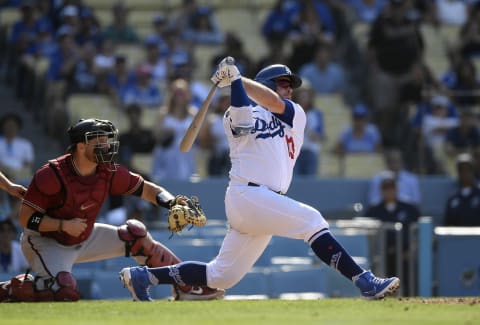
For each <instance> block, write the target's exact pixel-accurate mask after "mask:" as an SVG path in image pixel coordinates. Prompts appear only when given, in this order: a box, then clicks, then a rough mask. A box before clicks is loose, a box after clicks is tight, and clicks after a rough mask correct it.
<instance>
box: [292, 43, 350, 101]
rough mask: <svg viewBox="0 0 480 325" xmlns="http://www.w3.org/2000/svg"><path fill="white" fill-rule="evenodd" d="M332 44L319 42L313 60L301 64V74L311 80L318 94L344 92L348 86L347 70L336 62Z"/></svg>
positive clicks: (303, 77)
mask: <svg viewBox="0 0 480 325" xmlns="http://www.w3.org/2000/svg"><path fill="white" fill-rule="evenodd" d="M330 46H331V45H330V44H318V45H317V47H316V49H315V50H314V53H315V54H314V58H313V61H312V62H309V63H306V64H304V65H302V66H301V68H300V70H299V75H300V76H301V77H302V79H306V80H308V81H309V82H310V84H311V85H312V87H313V89H314V90H315V92H316V93H317V94H318V95H321V94H333V93H343V91H344V90H345V88H346V80H345V71H344V70H343V67H342V66H341V65H340V64H338V63H336V62H334V60H333V58H332V48H331V47H330Z"/></svg>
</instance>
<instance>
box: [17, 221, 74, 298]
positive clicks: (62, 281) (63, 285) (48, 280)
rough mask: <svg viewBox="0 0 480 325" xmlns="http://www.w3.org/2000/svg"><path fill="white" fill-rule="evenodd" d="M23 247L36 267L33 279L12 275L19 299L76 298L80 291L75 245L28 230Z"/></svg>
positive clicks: (28, 259) (23, 240)
mask: <svg viewBox="0 0 480 325" xmlns="http://www.w3.org/2000/svg"><path fill="white" fill-rule="evenodd" d="M21 244H22V251H23V254H24V255H25V258H26V259H27V261H28V263H29V265H30V267H31V268H32V271H33V272H35V273H36V276H35V278H34V281H33V283H31V284H30V283H29V282H28V281H29V279H26V280H24V281H23V283H20V282H18V283H17V282H16V281H14V279H12V283H11V291H12V293H11V295H12V299H13V300H17V301H25V300H28V301H52V300H56V301H76V300H78V299H80V291H79V289H78V285H77V281H76V279H75V277H74V276H73V274H72V273H71V271H72V265H73V263H74V261H75V259H76V256H77V251H76V248H75V247H67V246H63V245H60V244H58V243H57V242H56V241H55V240H54V239H52V238H47V237H43V236H41V235H40V234H39V233H37V232H33V231H29V230H25V232H24V233H23V235H22V238H21Z"/></svg>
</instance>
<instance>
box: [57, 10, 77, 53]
mask: <svg viewBox="0 0 480 325" xmlns="http://www.w3.org/2000/svg"><path fill="white" fill-rule="evenodd" d="M79 14H80V13H79V8H78V7H77V6H75V5H66V6H64V7H63V8H62V10H61V11H60V21H61V26H68V27H70V29H71V31H72V34H73V35H74V37H75V41H77V35H78V34H79V33H80V17H79ZM77 44H78V43H77ZM79 45H80V44H79Z"/></svg>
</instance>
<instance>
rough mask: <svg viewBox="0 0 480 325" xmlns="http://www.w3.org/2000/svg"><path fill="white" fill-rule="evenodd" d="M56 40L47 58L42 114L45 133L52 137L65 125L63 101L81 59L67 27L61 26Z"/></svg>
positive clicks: (66, 118) (65, 113)
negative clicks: (55, 44)
mask: <svg viewBox="0 0 480 325" xmlns="http://www.w3.org/2000/svg"><path fill="white" fill-rule="evenodd" d="M56 39H57V42H58V44H59V46H58V49H57V50H56V51H55V52H54V53H53V54H52V55H51V56H50V58H49V62H50V63H49V65H48V70H47V73H46V87H47V88H46V99H45V105H44V107H45V113H44V114H43V115H44V123H45V129H46V132H47V134H48V135H50V136H52V137H54V136H55V135H56V134H57V131H58V130H60V129H64V127H65V123H67V122H66V121H67V120H68V117H67V112H66V108H65V100H66V96H67V93H68V91H69V89H70V87H71V86H72V83H73V79H74V75H75V67H76V65H77V62H78V61H79V60H80V58H81V57H80V53H81V52H80V51H79V49H78V46H77V45H76V44H75V41H74V39H73V34H72V30H71V28H70V27H69V26H62V27H61V28H60V29H59V30H58V31H57V33H56Z"/></svg>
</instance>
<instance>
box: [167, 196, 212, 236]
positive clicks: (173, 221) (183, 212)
mask: <svg viewBox="0 0 480 325" xmlns="http://www.w3.org/2000/svg"><path fill="white" fill-rule="evenodd" d="M181 201H184V202H185V204H181V203H180V202H181ZM206 223H207V217H206V216H205V213H204V212H203V210H202V207H201V206H200V204H199V203H198V198H197V197H195V196H192V197H191V198H188V197H186V196H185V195H177V196H176V197H175V199H174V200H172V203H171V207H170V210H169V211H168V229H170V231H171V232H172V234H173V233H177V232H180V231H182V229H183V228H185V226H186V225H188V224H190V225H192V227H193V226H198V227H202V226H205V224H206Z"/></svg>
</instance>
